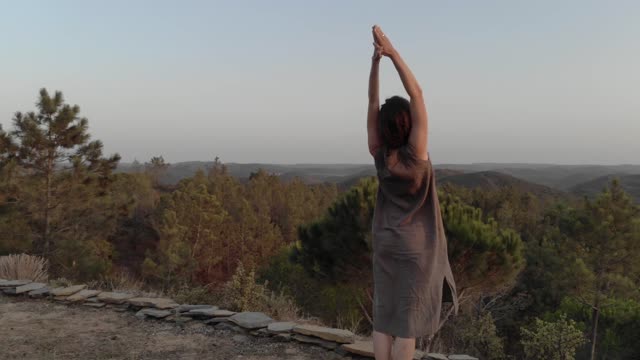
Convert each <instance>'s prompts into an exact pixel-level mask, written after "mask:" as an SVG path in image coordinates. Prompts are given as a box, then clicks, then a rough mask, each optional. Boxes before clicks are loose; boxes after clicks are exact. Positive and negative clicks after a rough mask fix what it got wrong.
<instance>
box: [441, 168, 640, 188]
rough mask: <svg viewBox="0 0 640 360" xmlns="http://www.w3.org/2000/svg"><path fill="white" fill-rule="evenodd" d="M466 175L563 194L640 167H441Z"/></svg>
mask: <svg viewBox="0 0 640 360" xmlns="http://www.w3.org/2000/svg"><path fill="white" fill-rule="evenodd" d="M439 166H440V167H443V168H447V169H453V170H462V171H464V172H481V171H496V172H500V173H503V174H508V175H511V176H514V177H517V178H520V179H523V180H526V181H529V182H532V183H536V184H541V185H546V186H549V187H552V188H556V189H560V190H569V189H571V188H572V187H573V186H576V185H578V184H581V183H584V182H587V181H590V180H595V179H597V178H599V177H602V176H606V175H610V174H622V175H640V165H551V164H518V163H514V164H494V163H478V164H442V165H439Z"/></svg>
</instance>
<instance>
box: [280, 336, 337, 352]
mask: <svg viewBox="0 0 640 360" xmlns="http://www.w3.org/2000/svg"><path fill="white" fill-rule="evenodd" d="M291 338H292V339H293V340H296V341H299V342H303V343H308V344H316V345H320V346H322V347H323V348H325V349H329V350H333V349H335V348H337V347H338V344H336V343H335V342H333V341H327V340H322V339H320V338H317V337H315V336H307V335H302V334H293V335H291Z"/></svg>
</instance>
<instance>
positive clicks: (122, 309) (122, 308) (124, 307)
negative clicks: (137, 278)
mask: <svg viewBox="0 0 640 360" xmlns="http://www.w3.org/2000/svg"><path fill="white" fill-rule="evenodd" d="M107 308H108V309H112V310H113V311H117V312H125V311H127V310H129V304H127V303H124V304H107Z"/></svg>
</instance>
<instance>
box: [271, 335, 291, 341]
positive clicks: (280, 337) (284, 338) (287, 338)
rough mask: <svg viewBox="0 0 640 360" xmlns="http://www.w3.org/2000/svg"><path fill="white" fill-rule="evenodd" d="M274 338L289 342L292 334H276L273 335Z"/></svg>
mask: <svg viewBox="0 0 640 360" xmlns="http://www.w3.org/2000/svg"><path fill="white" fill-rule="evenodd" d="M273 338H274V339H276V340H278V341H282V342H289V341H291V334H287V333H281V334H275V335H273Z"/></svg>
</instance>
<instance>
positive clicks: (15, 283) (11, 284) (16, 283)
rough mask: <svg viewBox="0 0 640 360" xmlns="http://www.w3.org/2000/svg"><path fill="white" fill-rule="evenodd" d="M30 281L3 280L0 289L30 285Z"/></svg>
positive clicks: (0, 282)
mask: <svg viewBox="0 0 640 360" xmlns="http://www.w3.org/2000/svg"><path fill="white" fill-rule="evenodd" d="M30 283H31V280H4V281H0V288H12V287H13V288H14V287H18V286H22V285H27V284H30Z"/></svg>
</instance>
